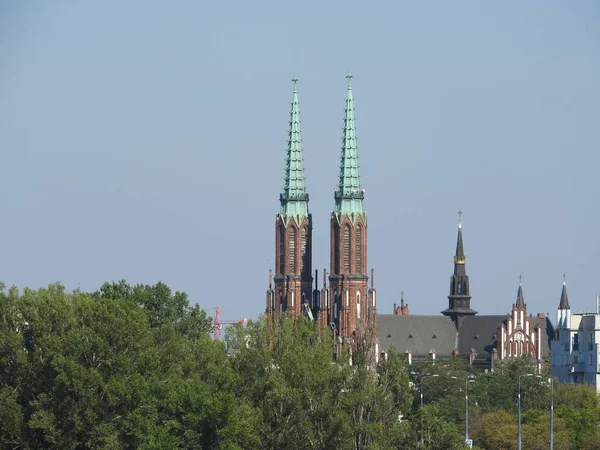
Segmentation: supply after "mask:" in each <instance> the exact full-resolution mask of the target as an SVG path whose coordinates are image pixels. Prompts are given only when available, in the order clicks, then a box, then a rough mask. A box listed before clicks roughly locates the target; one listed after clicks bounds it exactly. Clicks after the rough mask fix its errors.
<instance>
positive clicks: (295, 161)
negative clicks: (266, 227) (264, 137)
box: [279, 77, 308, 216]
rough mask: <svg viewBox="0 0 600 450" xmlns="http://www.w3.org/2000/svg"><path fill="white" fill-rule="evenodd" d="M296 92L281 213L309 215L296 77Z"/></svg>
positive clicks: (291, 111) (293, 96)
mask: <svg viewBox="0 0 600 450" xmlns="http://www.w3.org/2000/svg"><path fill="white" fill-rule="evenodd" d="M292 81H293V83H294V93H293V94H292V106H291V110H290V129H289V133H288V146H287V152H286V159H285V177H284V184H283V192H282V193H281V195H280V196H279V200H280V201H281V214H287V215H288V216H308V194H307V193H306V185H305V179H304V157H303V155H302V137H301V132H300V104H299V102H298V90H297V89H296V83H297V82H298V79H297V78H296V77H294V79H293V80H292Z"/></svg>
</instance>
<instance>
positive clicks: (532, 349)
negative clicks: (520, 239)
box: [497, 275, 542, 359]
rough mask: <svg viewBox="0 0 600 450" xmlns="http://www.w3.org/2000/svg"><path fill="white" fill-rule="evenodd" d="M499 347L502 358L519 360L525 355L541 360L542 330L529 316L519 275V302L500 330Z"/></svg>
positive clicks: (514, 304)
mask: <svg viewBox="0 0 600 450" xmlns="http://www.w3.org/2000/svg"><path fill="white" fill-rule="evenodd" d="M497 336H498V347H499V349H498V350H499V353H500V358H501V359H504V358H517V357H519V356H521V355H524V354H529V355H531V356H532V357H533V358H534V359H539V357H540V355H539V352H538V348H539V346H540V342H541V339H542V334H541V329H540V328H539V327H538V326H537V325H535V324H534V320H533V318H532V317H531V316H529V317H528V316H527V305H526V304H525V299H524V298H523V282H522V278H521V276H520V275H519V289H518V290H517V301H516V302H515V303H513V305H512V312H511V314H510V315H509V316H508V317H507V318H506V322H505V323H503V324H502V325H501V326H500V327H499V328H498V333H497Z"/></svg>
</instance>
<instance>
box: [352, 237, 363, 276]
mask: <svg viewBox="0 0 600 450" xmlns="http://www.w3.org/2000/svg"><path fill="white" fill-rule="evenodd" d="M354 255H355V258H356V272H357V273H362V272H363V270H362V229H361V227H360V226H358V227H356V236H355V239H354Z"/></svg>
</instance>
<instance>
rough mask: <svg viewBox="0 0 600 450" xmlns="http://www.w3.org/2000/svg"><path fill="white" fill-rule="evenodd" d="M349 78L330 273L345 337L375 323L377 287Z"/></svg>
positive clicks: (333, 317) (335, 312)
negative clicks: (369, 263) (369, 261)
mask: <svg viewBox="0 0 600 450" xmlns="http://www.w3.org/2000/svg"><path fill="white" fill-rule="evenodd" d="M346 78H347V79H348V89H347V96H346V106H345V109H344V127H343V132H342V151H341V157H340V172H339V179H338V186H337V188H336V190H335V193H334V200H335V208H334V211H333V212H332V213H331V225H330V228H331V254H330V261H331V265H330V272H329V290H330V296H329V298H330V300H331V302H332V306H333V307H332V308H330V311H329V321H330V322H333V323H335V325H336V329H337V330H338V333H339V335H340V336H341V337H344V338H346V337H349V336H351V335H352V334H353V333H354V332H355V331H357V330H358V329H360V328H361V327H362V326H363V325H364V324H367V323H371V322H370V321H374V318H375V313H376V291H375V287H374V286H373V284H371V287H370V289H369V286H368V280H369V276H368V274H367V213H366V212H365V211H364V209H363V199H364V190H363V189H362V186H361V184H360V177H359V166H358V147H357V142H356V124H355V119H354V97H353V94H352V75H351V74H350V73H348V76H347V77H346Z"/></svg>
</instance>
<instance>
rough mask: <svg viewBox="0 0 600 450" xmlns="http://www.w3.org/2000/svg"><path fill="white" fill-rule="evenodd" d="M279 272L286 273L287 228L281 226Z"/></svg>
mask: <svg viewBox="0 0 600 450" xmlns="http://www.w3.org/2000/svg"><path fill="white" fill-rule="evenodd" d="M279 273H280V274H284V273H285V229H284V228H283V227H279Z"/></svg>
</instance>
